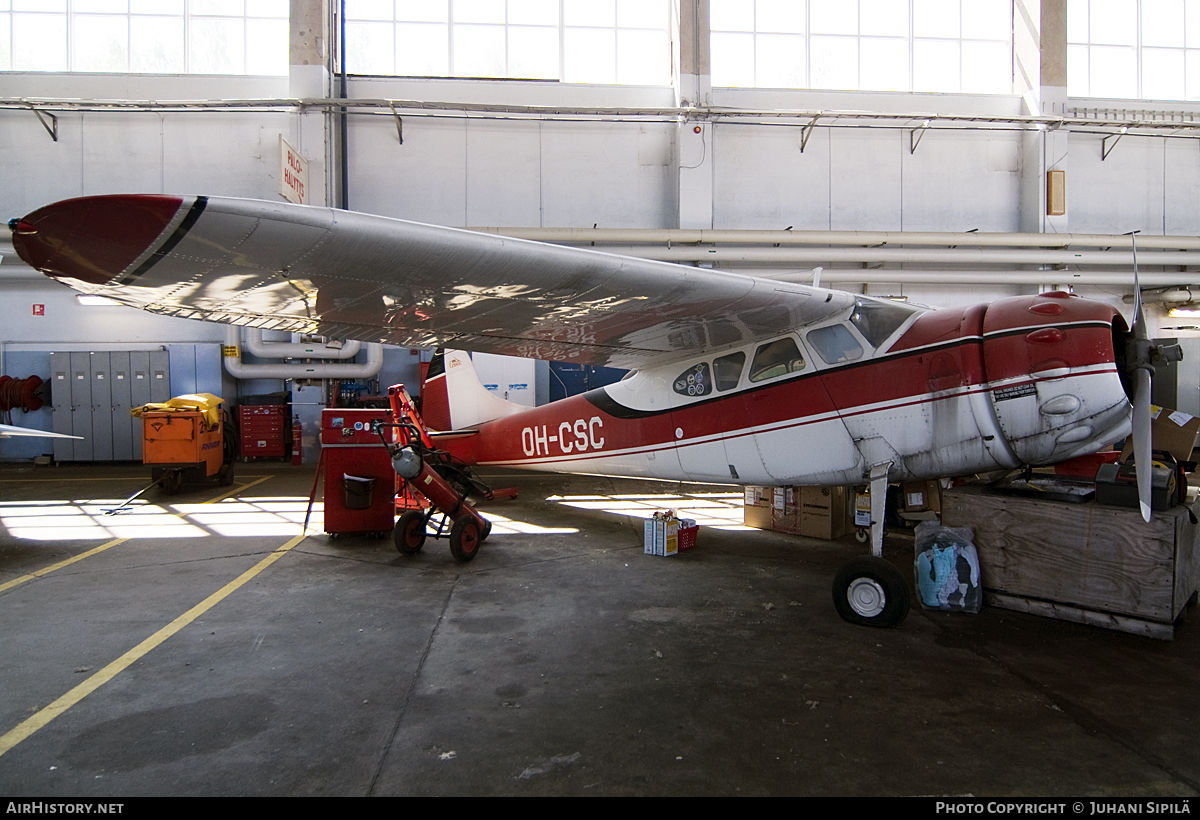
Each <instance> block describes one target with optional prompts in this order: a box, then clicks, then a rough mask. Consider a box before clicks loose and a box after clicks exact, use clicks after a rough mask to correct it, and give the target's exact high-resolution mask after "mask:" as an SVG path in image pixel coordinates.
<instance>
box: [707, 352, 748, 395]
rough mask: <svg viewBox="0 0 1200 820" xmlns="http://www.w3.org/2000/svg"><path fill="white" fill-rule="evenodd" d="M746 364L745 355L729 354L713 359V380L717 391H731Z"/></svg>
mask: <svg viewBox="0 0 1200 820" xmlns="http://www.w3.org/2000/svg"><path fill="white" fill-rule="evenodd" d="M745 364H746V354H745V353H740V352H739V353H730V354H729V355H728V356H721V357H720V358H717V359H713V380H714V381H715V382H716V385H717V389H718V390H722V391H724V390H732V389H733V388H735V387H737V386H738V382H739V381H740V380H741V378H742V366H743V365H745Z"/></svg>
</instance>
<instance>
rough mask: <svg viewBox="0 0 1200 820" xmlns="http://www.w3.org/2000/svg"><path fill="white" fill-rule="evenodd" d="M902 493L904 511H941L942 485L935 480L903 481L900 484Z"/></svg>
mask: <svg viewBox="0 0 1200 820" xmlns="http://www.w3.org/2000/svg"><path fill="white" fill-rule="evenodd" d="M900 489H901V491H902V492H903V494H904V499H903V501H904V512H906V513H917V512H927V511H930V512H941V511H942V485H941V483H940V482H938V481H935V480H929V481H905V482H904V483H903V484H902V485H901V488H900Z"/></svg>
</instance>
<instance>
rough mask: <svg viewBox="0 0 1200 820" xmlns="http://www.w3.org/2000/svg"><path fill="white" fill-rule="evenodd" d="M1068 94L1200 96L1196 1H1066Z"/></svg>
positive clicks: (1199, 12)
mask: <svg viewBox="0 0 1200 820" xmlns="http://www.w3.org/2000/svg"><path fill="white" fill-rule="evenodd" d="M1067 93H1068V94H1070V95H1071V96H1072V97H1110V98H1118V99H1142V100H1200V3H1196V2H1194V1H1193V2H1184V0H1165V1H1164V0H1068V2H1067Z"/></svg>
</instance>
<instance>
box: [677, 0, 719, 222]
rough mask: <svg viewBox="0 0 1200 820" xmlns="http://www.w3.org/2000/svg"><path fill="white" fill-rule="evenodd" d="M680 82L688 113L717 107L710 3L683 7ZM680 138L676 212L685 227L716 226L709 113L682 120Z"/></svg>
mask: <svg viewBox="0 0 1200 820" xmlns="http://www.w3.org/2000/svg"><path fill="white" fill-rule="evenodd" d="M678 43H679V78H678V81H677V84H676V101H677V104H678V105H679V106H680V107H682V108H699V109H706V108H707V107H708V106H710V105H711V104H712V71H711V69H710V68H709V51H708V48H709V28H708V0H680V2H679V36H678ZM677 128H678V130H677V132H676V137H675V169H676V180H677V184H676V212H677V214H678V225H679V227H680V228H693V229H697V228H698V229H703V230H707V229H711V228H712V227H713V153H714V142H713V139H714V136H715V135H714V133H713V128H712V123H711V122H709V121H708V118H707V116H705V115H704V114H703V113H699V114H693V115H691V116H688V117H683V118H680V121H679V124H678V126H677Z"/></svg>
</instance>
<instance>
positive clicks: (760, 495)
mask: <svg viewBox="0 0 1200 820" xmlns="http://www.w3.org/2000/svg"><path fill="white" fill-rule="evenodd" d="M772 499H773V488H772V487H754V486H748V487H746V493H745V498H744V499H743V515H744V521H745V523H746V526H747V527H754V528H755V529H756V530H769V529H771V504H772Z"/></svg>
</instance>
